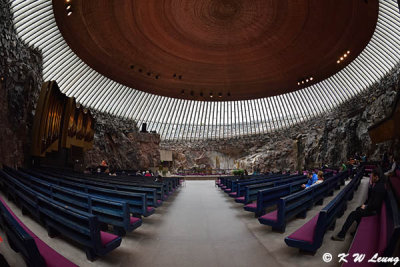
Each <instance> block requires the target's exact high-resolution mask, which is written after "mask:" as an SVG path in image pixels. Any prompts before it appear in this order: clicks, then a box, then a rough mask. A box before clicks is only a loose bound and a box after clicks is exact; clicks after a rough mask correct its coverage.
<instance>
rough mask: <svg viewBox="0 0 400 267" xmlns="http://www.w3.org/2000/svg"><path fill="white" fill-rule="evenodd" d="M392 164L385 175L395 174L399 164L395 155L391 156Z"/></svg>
mask: <svg viewBox="0 0 400 267" xmlns="http://www.w3.org/2000/svg"><path fill="white" fill-rule="evenodd" d="M390 164H391V168H390V169H389V170H388V171H387V172H385V176H393V174H394V172H395V170H396V168H397V166H398V165H397V159H396V158H395V157H394V156H392V157H391V159H390Z"/></svg>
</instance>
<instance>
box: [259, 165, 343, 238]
mask: <svg viewBox="0 0 400 267" xmlns="http://www.w3.org/2000/svg"><path fill="white" fill-rule="evenodd" d="M348 175H349V172H347V171H346V172H341V173H339V174H337V175H336V176H333V177H331V178H328V179H326V180H325V181H324V182H323V183H321V184H317V185H313V186H310V187H309V188H306V189H304V190H302V191H300V192H297V193H294V194H291V195H289V196H286V197H282V198H280V199H279V201H278V204H277V209H276V210H275V211H273V212H270V213H267V214H265V215H263V216H261V217H259V218H258V220H259V222H260V223H261V224H266V225H270V226H272V229H273V230H277V231H280V232H284V231H285V228H286V221H287V220H289V219H290V218H293V217H296V216H297V217H302V218H305V217H306V214H307V210H308V209H309V208H311V207H312V206H313V205H314V204H322V201H323V198H324V197H325V196H326V195H328V194H330V193H333V191H334V190H335V188H337V187H338V186H339V185H340V184H341V183H343V181H344V179H345V178H347V177H348Z"/></svg>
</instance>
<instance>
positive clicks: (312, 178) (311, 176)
mask: <svg viewBox="0 0 400 267" xmlns="http://www.w3.org/2000/svg"><path fill="white" fill-rule="evenodd" d="M307 177H308V181H307V183H306V184H302V185H301V188H308V187H310V186H311V185H313V184H314V183H315V182H317V181H318V175H317V174H315V173H312V172H308V174H307Z"/></svg>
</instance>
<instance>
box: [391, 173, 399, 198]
mask: <svg viewBox="0 0 400 267" xmlns="http://www.w3.org/2000/svg"><path fill="white" fill-rule="evenodd" d="M390 183H391V184H392V187H393V190H394V192H395V194H396V196H397V199H399V200H400V177H391V178H390Z"/></svg>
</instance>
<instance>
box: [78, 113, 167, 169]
mask: <svg viewBox="0 0 400 267" xmlns="http://www.w3.org/2000/svg"><path fill="white" fill-rule="evenodd" d="M92 114H93V116H94V117H95V119H96V124H95V135H94V142H93V149H91V150H89V151H87V152H86V153H85V159H84V160H85V166H86V167H89V168H95V167H96V166H98V165H99V164H100V163H101V161H102V160H103V159H104V160H106V161H107V163H108V164H109V165H110V167H111V168H115V169H125V170H127V169H129V170H145V169H149V168H151V167H158V166H159V165H160V153H159V144H160V136H159V135H158V134H152V133H140V132H139V130H138V128H137V126H136V123H135V122H134V121H132V120H126V119H123V118H119V117H116V116H112V115H109V114H105V113H100V112H95V111H93V112H92Z"/></svg>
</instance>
